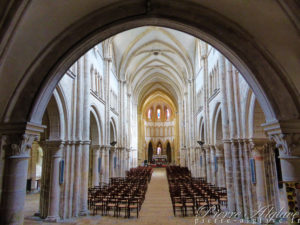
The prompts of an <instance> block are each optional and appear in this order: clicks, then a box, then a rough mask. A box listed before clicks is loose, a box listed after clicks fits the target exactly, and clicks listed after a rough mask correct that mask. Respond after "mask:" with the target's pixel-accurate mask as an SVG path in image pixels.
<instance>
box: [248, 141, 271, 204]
mask: <svg viewBox="0 0 300 225" xmlns="http://www.w3.org/2000/svg"><path fill="white" fill-rule="evenodd" d="M266 142H267V140H258V139H255V140H254V139H251V149H252V155H253V157H254V159H255V174H256V196H257V205H258V209H260V208H262V207H265V206H267V205H268V201H267V192H266V180H265V168H264V157H265V154H264V148H265V145H266Z"/></svg>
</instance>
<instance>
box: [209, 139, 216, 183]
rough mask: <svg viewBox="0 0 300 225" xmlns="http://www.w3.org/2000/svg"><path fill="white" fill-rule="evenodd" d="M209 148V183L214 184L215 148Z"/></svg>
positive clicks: (211, 146)
mask: <svg viewBox="0 0 300 225" xmlns="http://www.w3.org/2000/svg"><path fill="white" fill-rule="evenodd" d="M209 148H210V166H211V168H210V169H211V183H212V184H216V170H215V168H216V166H215V163H216V162H215V160H216V158H215V146H213V145H210V146H209Z"/></svg>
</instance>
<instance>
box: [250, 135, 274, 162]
mask: <svg viewBox="0 0 300 225" xmlns="http://www.w3.org/2000/svg"><path fill="white" fill-rule="evenodd" d="M268 144H270V143H269V141H268V139H264V138H261V139H253V138H252V139H250V149H251V151H252V152H253V154H254V158H256V159H262V158H261V157H262V154H263V153H264V150H265V149H267V147H268Z"/></svg>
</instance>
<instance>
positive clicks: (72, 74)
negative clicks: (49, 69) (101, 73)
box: [66, 69, 76, 79]
mask: <svg viewBox="0 0 300 225" xmlns="http://www.w3.org/2000/svg"><path fill="white" fill-rule="evenodd" d="M66 74H67V75H68V76H69V77H71V78H72V79H75V78H76V74H75V73H73V72H72V71H71V70H70V69H69V70H68V71H67V72H66Z"/></svg>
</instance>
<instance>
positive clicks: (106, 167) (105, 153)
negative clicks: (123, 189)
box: [103, 146, 110, 184]
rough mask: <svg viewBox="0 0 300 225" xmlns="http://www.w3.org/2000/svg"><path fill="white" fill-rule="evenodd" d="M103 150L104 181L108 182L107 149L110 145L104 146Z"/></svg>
mask: <svg viewBox="0 0 300 225" xmlns="http://www.w3.org/2000/svg"><path fill="white" fill-rule="evenodd" d="M103 150H104V183H106V184H108V183H109V169H110V168H109V166H110V165H109V150H110V146H105V148H104V149H103Z"/></svg>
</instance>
